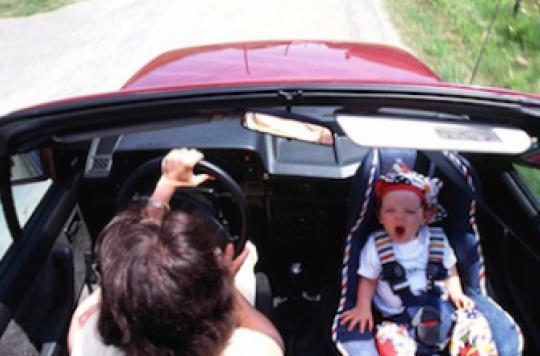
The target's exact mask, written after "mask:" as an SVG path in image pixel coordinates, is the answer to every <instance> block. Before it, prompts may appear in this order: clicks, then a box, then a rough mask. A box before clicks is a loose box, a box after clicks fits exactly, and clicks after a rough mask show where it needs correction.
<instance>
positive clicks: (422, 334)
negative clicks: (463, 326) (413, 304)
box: [411, 306, 441, 347]
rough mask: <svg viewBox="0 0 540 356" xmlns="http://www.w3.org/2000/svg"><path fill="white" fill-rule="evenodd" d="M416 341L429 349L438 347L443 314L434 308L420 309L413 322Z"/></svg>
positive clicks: (425, 307) (424, 307)
mask: <svg viewBox="0 0 540 356" xmlns="http://www.w3.org/2000/svg"><path fill="white" fill-rule="evenodd" d="M411 325H412V327H413V328H414V332H415V336H416V340H418V341H419V342H420V343H422V344H423V345H425V346H428V347H438V345H439V343H440V340H441V337H440V333H441V330H440V326H441V314H440V312H439V311H438V310H437V309H435V308H434V307H432V306H423V307H421V308H419V309H418V311H417V312H416V314H415V315H414V316H413V318H412V320H411Z"/></svg>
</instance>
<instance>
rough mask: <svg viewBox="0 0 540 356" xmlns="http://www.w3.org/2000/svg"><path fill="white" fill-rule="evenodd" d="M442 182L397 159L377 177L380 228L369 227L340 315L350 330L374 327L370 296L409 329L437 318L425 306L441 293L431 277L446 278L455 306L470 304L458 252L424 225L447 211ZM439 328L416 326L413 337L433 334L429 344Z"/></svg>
mask: <svg viewBox="0 0 540 356" xmlns="http://www.w3.org/2000/svg"><path fill="white" fill-rule="evenodd" d="M441 186H442V182H441V181H440V180H438V179H437V178H429V177H425V176H423V175H421V174H419V173H417V172H414V171H411V170H410V169H408V168H407V167H406V166H405V165H404V164H403V163H402V162H400V161H397V162H396V163H395V164H394V165H393V167H392V169H391V170H390V172H389V173H388V174H387V175H385V176H381V177H380V178H379V179H378V180H377V182H376V184H375V197H376V199H377V204H378V207H377V208H378V209H377V210H378V212H377V216H378V219H379V222H380V223H381V225H382V226H383V227H384V230H379V231H376V232H374V233H372V234H371V235H370V236H369V237H368V240H367V242H366V244H365V246H364V248H363V249H362V251H361V253H360V268H359V270H358V274H359V275H360V276H361V277H362V278H360V282H359V285H358V294H357V301H356V306H355V307H354V308H352V309H349V310H347V311H345V312H344V313H343V314H342V316H341V322H342V323H343V324H348V328H349V330H353V329H354V328H355V327H356V326H357V325H358V326H359V328H360V332H362V333H363V332H364V331H367V330H369V331H371V330H372V329H373V326H374V322H373V315H372V312H371V305H372V301H373V303H374V304H375V307H376V308H377V309H378V311H379V312H380V313H381V315H382V318H383V320H387V321H392V322H394V323H396V324H400V325H405V326H406V327H407V328H408V329H409V330H411V327H412V326H413V324H426V325H428V326H429V324H430V323H431V322H433V321H435V323H436V322H437V317H438V316H437V315H433V312H434V313H435V314H437V311H436V308H430V307H429V306H430V305H431V306H436V305H437V303H436V302H435V303H434V300H435V301H437V300H440V299H441V298H442V291H441V290H440V288H439V287H438V285H437V283H434V282H435V281H443V282H444V283H443V285H444V289H445V291H446V292H447V293H448V297H449V299H450V300H451V301H452V303H453V304H454V305H455V306H456V308H458V309H462V310H472V309H473V308H474V302H473V300H472V299H470V298H469V297H468V296H466V295H465V294H464V293H463V290H462V288H461V281H460V279H459V276H458V273H457V269H456V257H455V254H454V251H453V250H452V248H451V247H450V245H449V243H448V240H447V238H446V236H445V235H444V233H443V231H442V229H439V228H430V227H428V226H427V225H428V223H432V222H435V221H437V220H439V219H441V218H442V217H444V215H445V212H444V209H443V208H442V207H441V206H440V204H439V203H438V200H437V194H438V192H439V190H440V188H441ZM426 306H428V307H426ZM422 307H423V308H422ZM422 309H423V310H422ZM419 310H420V311H423V312H424V313H423V315H422V313H419V312H418V311H419ZM426 311H430V312H431V313H432V314H431V315H430V314H429V312H428V313H426ZM396 324H394V325H396ZM428 329H429V328H428ZM379 331H380V330H379ZM437 332H438V331H437V330H435V332H433V331H431V336H429V330H428V331H427V332H424V331H422V332H420V334H422V335H417V334H418V332H417V331H416V335H415V337H416V338H417V339H418V337H419V336H421V337H427V338H428V339H429V338H431V341H429V340H428V342H427V344H430V343H431V344H433V345H435V344H437V343H438V342H439V334H438V333H437ZM426 334H427V335H426ZM435 339H436V340H435ZM378 341H379V340H378ZM411 342H412V339H411ZM379 346H380V343H379Z"/></svg>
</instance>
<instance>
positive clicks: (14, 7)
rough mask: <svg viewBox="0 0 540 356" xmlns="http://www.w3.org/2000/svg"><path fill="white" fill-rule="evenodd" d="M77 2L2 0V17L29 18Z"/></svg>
mask: <svg viewBox="0 0 540 356" xmlns="http://www.w3.org/2000/svg"><path fill="white" fill-rule="evenodd" d="M76 1H77V0H0V17H17V16H29V15H33V14H36V13H39V12H47V11H52V10H56V9H58V8H60V7H62V6H65V5H68V4H71V3H74V2H76Z"/></svg>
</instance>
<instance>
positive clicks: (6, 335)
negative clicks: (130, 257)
mask: <svg viewBox="0 0 540 356" xmlns="http://www.w3.org/2000/svg"><path fill="white" fill-rule="evenodd" d="M4 159H5V160H4V161H3V162H4V163H5V164H4V165H3V168H4V170H2V171H0V174H1V175H2V176H3V178H2V180H1V181H2V186H1V190H2V210H3V213H4V214H2V215H3V216H2V218H3V221H2V219H0V230H1V231H0V236H1V238H0V256H1V259H0V334H1V335H2V336H1V338H0V354H2V355H22V354H24V355H36V354H41V355H58V354H65V353H66V348H65V345H66V343H65V337H66V332H67V328H68V326H69V321H70V318H71V314H72V311H73V308H74V300H75V298H76V297H77V295H78V293H79V291H80V290H81V287H82V283H83V280H84V253H85V252H87V251H89V250H90V236H89V234H88V231H87V229H86V226H85V224H84V221H83V219H82V216H81V213H80V211H79V209H78V206H77V198H78V192H79V187H80V181H81V173H80V169H79V168H77V167H76V166H75V167H72V168H71V169H67V170H66V171H64V172H63V173H62V174H61V175H56V176H55V177H51V176H47V174H43V170H41V171H40V168H41V167H40V163H41V161H40V154H39V151H37V152H36V151H34V152H28V153H26V154H23V155H16V156H10V157H9V161H7V158H5V157H4ZM6 162H8V163H6ZM21 162H22V163H21ZM25 165H26V166H35V167H37V168H38V169H37V170H35V171H33V170H32V169H18V168H20V166H25ZM9 166H11V167H9ZM5 167H8V169H9V168H11V173H12V177H11V179H9V177H8V178H6V169H5ZM29 172H30V174H28V173H29ZM36 173H37V174H36ZM21 175H22V176H21ZM25 175H26V176H25ZM32 175H33V176H32ZM10 195H11V196H12V197H13V201H14V204H13V205H12V204H10V201H9V199H8V198H9V196H10ZM14 220H17V221H14ZM16 225H20V233H17V229H16ZM14 226H15V227H14ZM8 230H10V231H8Z"/></svg>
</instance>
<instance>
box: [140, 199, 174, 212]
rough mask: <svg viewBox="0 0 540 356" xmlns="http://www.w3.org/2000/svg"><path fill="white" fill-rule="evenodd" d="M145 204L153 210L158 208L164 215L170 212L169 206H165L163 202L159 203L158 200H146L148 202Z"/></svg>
mask: <svg viewBox="0 0 540 356" xmlns="http://www.w3.org/2000/svg"><path fill="white" fill-rule="evenodd" d="M146 203H147V204H148V205H150V206H151V207H153V208H159V209H163V210H165V212H166V213H168V212H169V211H171V206H170V205H169V204H167V203H166V202H163V201H159V200H154V199H152V198H148V200H147V201H146Z"/></svg>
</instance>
